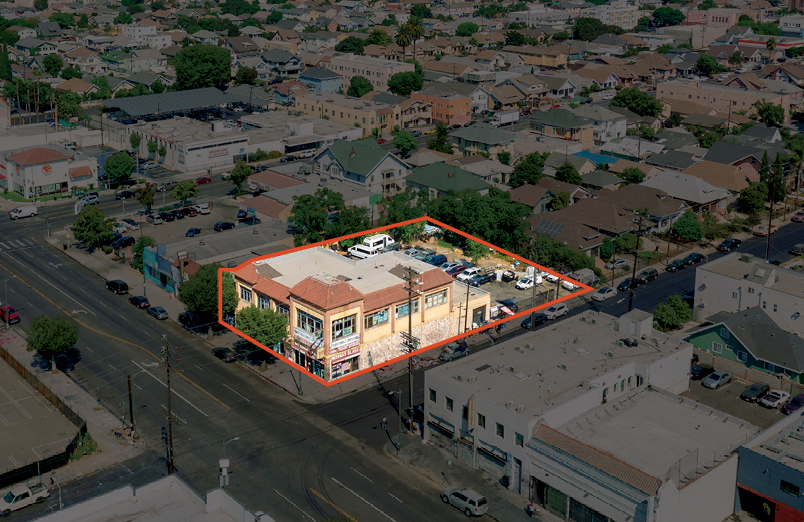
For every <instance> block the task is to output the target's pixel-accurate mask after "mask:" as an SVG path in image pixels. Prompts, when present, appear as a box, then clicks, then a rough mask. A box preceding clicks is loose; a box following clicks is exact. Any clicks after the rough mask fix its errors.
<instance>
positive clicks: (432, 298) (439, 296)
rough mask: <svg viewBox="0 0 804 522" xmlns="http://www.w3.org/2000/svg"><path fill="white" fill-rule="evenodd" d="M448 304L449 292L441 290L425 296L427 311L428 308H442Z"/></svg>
mask: <svg viewBox="0 0 804 522" xmlns="http://www.w3.org/2000/svg"><path fill="white" fill-rule="evenodd" d="M446 302H447V291H446V289H445V290H441V291H440V292H433V293H432V294H430V295H426V296H424V308H425V310H426V309H428V308H434V307H436V306H441V305H442V304H445V303H446Z"/></svg>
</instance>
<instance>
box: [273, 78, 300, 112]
mask: <svg viewBox="0 0 804 522" xmlns="http://www.w3.org/2000/svg"><path fill="white" fill-rule="evenodd" d="M309 91H310V88H309V87H307V84H305V83H303V82H301V81H299V80H290V81H284V82H280V83H275V84H273V85H271V87H270V89H269V91H268V92H269V94H270V95H271V96H272V97H273V99H274V102H276V103H278V104H280V105H295V104H296V96H298V95H302V96H303V95H305V94H306V93H308V92H309ZM297 108H298V106H297Z"/></svg>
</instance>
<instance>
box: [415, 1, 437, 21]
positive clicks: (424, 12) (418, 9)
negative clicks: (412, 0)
mask: <svg viewBox="0 0 804 522" xmlns="http://www.w3.org/2000/svg"><path fill="white" fill-rule="evenodd" d="M410 16H418V17H419V18H434V17H433V12H432V11H431V10H430V8H429V7H427V6H426V5H424V4H416V5H414V6H413V7H412V8H411V9H410Z"/></svg>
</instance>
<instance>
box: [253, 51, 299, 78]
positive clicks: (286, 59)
mask: <svg viewBox="0 0 804 522" xmlns="http://www.w3.org/2000/svg"><path fill="white" fill-rule="evenodd" d="M262 60H263V61H264V62H265V63H266V64H267V65H268V70H269V71H270V73H271V74H272V75H274V76H275V77H277V78H288V77H290V76H296V75H297V74H299V72H301V59H300V58H299V57H298V56H296V55H295V54H293V53H291V52H289V51H286V50H284V49H268V50H267V51H265V52H264V53H262Z"/></svg>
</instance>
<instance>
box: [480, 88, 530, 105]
mask: <svg viewBox="0 0 804 522" xmlns="http://www.w3.org/2000/svg"><path fill="white" fill-rule="evenodd" d="M486 90H487V91H488V93H489V107H490V108H492V109H494V110H495V111H510V110H517V111H518V110H519V107H520V106H524V105H525V97H524V96H523V94H522V93H521V92H520V91H519V89H517V88H516V87H514V86H513V85H503V86H502V87H489V88H488V89H486Z"/></svg>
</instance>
